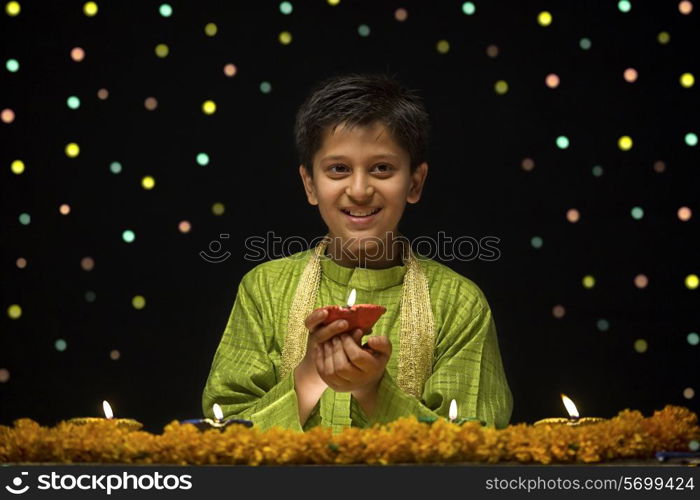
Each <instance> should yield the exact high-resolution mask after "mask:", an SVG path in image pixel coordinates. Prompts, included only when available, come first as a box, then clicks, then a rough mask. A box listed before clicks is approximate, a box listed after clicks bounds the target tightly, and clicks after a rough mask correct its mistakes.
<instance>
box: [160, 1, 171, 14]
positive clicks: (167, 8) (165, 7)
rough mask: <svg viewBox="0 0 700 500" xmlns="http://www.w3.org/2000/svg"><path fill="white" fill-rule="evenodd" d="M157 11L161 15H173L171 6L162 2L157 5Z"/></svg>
mask: <svg viewBox="0 0 700 500" xmlns="http://www.w3.org/2000/svg"><path fill="white" fill-rule="evenodd" d="M158 13H159V14H160V15H161V16H163V17H170V16H172V15H173V8H172V6H171V5H170V4H167V3H164V4H161V5H160V7H158Z"/></svg>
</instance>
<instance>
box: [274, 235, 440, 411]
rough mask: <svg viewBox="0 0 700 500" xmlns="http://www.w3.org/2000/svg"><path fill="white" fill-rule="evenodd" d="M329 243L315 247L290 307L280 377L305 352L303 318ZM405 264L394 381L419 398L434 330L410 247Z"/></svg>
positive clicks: (430, 361)
mask: <svg viewBox="0 0 700 500" xmlns="http://www.w3.org/2000/svg"><path fill="white" fill-rule="evenodd" d="M328 243H329V239H328V237H327V236H326V237H325V238H324V239H323V241H321V243H319V244H318V245H317V246H316V248H315V249H314V252H313V254H312V255H311V257H310V258H309V261H308V262H307V264H306V266H305V267H304V271H303V272H302V275H301V277H300V279H299V284H298V285H297V289H296V293H295V294H294V299H293V300H292V305H291V307H290V309H289V319H288V323H287V336H286V338H285V340H284V346H283V348H282V360H281V366H280V374H281V376H282V378H284V377H285V376H287V375H288V374H289V373H291V372H292V371H293V370H294V369H295V368H296V367H297V366H298V365H299V363H300V362H301V360H302V359H303V358H304V355H305V354H306V343H307V341H308V335H309V331H308V329H307V328H306V325H305V324H304V320H305V319H306V317H307V316H308V315H309V314H310V313H311V311H313V309H314V304H315V303H316V295H317V292H318V287H319V285H320V283H321V262H320V256H321V255H323V254H324V252H325V250H326V247H327V246H328ZM405 265H406V274H405V276H404V281H403V286H402V289H401V316H400V319H401V329H400V331H399V343H400V346H399V373H398V377H397V380H396V383H397V384H398V386H399V387H400V388H401V390H403V391H404V392H405V393H407V394H410V395H412V396H414V397H416V398H418V399H420V397H421V393H422V391H423V384H424V383H425V381H426V380H427V378H428V376H429V375H430V373H431V371H432V365H433V350H434V344H435V330H434V323H433V313H432V309H431V306H430V288H429V286H428V278H427V277H426V275H425V273H424V272H423V268H422V267H421V265H420V263H419V262H418V260H417V259H416V258H415V256H414V255H413V252H412V251H411V250H410V247H409V252H408V257H407V259H406V261H405Z"/></svg>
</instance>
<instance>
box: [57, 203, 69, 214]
mask: <svg viewBox="0 0 700 500" xmlns="http://www.w3.org/2000/svg"><path fill="white" fill-rule="evenodd" d="M58 211H59V213H60V214H61V215H68V214H69V213H70V205H69V204H68V203H63V204H62V205H61V206H60V207H58Z"/></svg>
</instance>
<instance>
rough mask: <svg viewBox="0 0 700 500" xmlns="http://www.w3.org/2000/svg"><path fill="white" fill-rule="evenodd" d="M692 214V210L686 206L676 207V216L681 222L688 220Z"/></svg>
mask: <svg viewBox="0 0 700 500" xmlns="http://www.w3.org/2000/svg"><path fill="white" fill-rule="evenodd" d="M692 216H693V211H692V210H691V209H690V208H688V207H681V208H679V209H678V218H679V219H680V220H682V221H683V222H688V221H689V220H690V218H691V217H692Z"/></svg>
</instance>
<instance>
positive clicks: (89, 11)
mask: <svg viewBox="0 0 700 500" xmlns="http://www.w3.org/2000/svg"><path fill="white" fill-rule="evenodd" d="M97 11H98V7H97V4H96V3H95V2H85V5H83V12H84V13H85V15H86V16H88V17H93V16H95V15H97Z"/></svg>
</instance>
